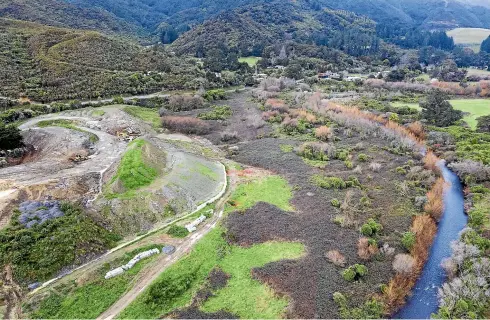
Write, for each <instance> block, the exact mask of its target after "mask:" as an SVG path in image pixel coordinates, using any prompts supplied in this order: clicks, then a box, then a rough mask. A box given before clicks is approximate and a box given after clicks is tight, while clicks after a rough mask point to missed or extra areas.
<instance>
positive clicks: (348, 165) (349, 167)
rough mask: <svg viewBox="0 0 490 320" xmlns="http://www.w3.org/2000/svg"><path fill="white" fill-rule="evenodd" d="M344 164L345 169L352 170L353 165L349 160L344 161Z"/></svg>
mask: <svg viewBox="0 0 490 320" xmlns="http://www.w3.org/2000/svg"><path fill="white" fill-rule="evenodd" d="M344 164H345V167H346V168H347V169H352V168H354V164H353V163H352V161H350V160H345V161H344Z"/></svg>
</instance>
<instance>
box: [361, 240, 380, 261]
mask: <svg viewBox="0 0 490 320" xmlns="http://www.w3.org/2000/svg"><path fill="white" fill-rule="evenodd" d="M378 252H379V249H378V244H377V243H376V241H375V240H374V239H368V238H361V239H359V242H358V243H357V255H358V256H359V258H361V259H362V260H369V259H371V257H373V256H374V255H376V254H378Z"/></svg>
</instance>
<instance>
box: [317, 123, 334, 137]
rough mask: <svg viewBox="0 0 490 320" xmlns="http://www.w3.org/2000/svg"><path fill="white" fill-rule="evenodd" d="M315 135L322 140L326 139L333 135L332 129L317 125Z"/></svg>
mask: <svg viewBox="0 0 490 320" xmlns="http://www.w3.org/2000/svg"><path fill="white" fill-rule="evenodd" d="M315 137H316V138H318V139H320V140H323V141H328V140H330V139H331V138H332V137H333V132H332V129H330V128H329V127H327V126H321V127H318V128H316V129H315Z"/></svg>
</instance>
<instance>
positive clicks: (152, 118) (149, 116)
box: [123, 106, 162, 128]
mask: <svg viewBox="0 0 490 320" xmlns="http://www.w3.org/2000/svg"><path fill="white" fill-rule="evenodd" d="M123 111H124V112H126V113H127V114H129V115H131V116H133V117H135V118H139V119H141V120H143V121H144V122H146V123H148V124H150V125H151V126H152V127H153V128H160V127H161V126H162V123H161V120H160V115H159V114H158V110H157V109H151V108H143V107H136V106H127V107H124V108H123Z"/></svg>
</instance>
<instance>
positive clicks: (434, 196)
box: [424, 178, 446, 221]
mask: <svg viewBox="0 0 490 320" xmlns="http://www.w3.org/2000/svg"><path fill="white" fill-rule="evenodd" d="M445 185H446V182H445V181H444V179H443V178H438V179H437V181H436V183H435V184H434V186H433V187H432V189H430V190H429V192H427V203H426V204H425V206H424V210H425V212H427V213H428V214H429V215H430V216H431V217H432V218H434V219H435V220H436V221H439V220H440V219H441V216H442V213H443V211H444V187H445Z"/></svg>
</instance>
